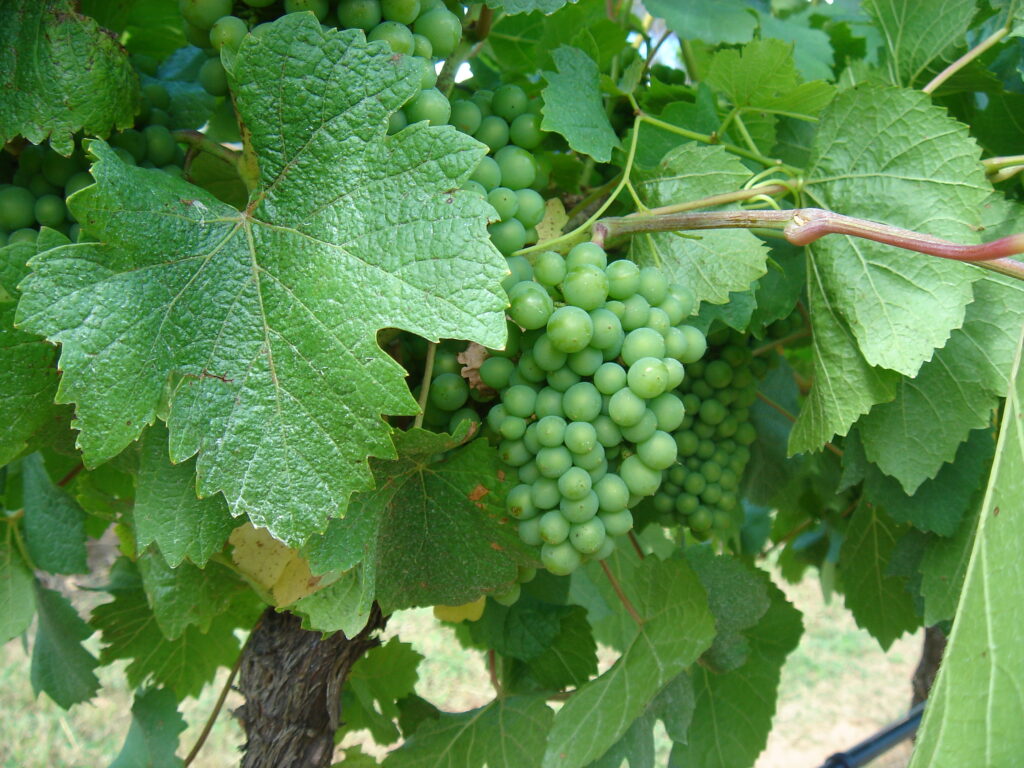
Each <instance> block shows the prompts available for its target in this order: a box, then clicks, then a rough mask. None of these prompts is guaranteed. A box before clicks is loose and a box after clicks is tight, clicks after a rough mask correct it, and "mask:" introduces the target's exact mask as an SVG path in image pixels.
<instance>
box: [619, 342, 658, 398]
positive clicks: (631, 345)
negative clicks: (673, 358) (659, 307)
mask: <svg viewBox="0 0 1024 768" xmlns="http://www.w3.org/2000/svg"><path fill="white" fill-rule="evenodd" d="M664 356H665V339H664V338H663V337H662V335H661V334H660V333H658V332H657V331H655V330H652V329H650V328H637V329H635V330H632V331H630V332H629V333H627V334H626V339H625V341H623V342H622V360H623V361H624V362H625V363H626V365H629V366H632V365H633V363H635V362H636V361H637V360H639V359H640V358H644V357H655V358H658V361H659V362H660V361H661V358H663V357H664ZM656 394H661V393H660V392H659V393H656Z"/></svg>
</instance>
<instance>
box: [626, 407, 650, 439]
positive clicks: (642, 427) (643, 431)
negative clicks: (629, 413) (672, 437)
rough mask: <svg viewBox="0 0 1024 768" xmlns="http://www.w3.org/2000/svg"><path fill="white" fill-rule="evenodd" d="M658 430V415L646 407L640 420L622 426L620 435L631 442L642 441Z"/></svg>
mask: <svg viewBox="0 0 1024 768" xmlns="http://www.w3.org/2000/svg"><path fill="white" fill-rule="evenodd" d="M657 431H658V417H657V416H655V415H654V411H652V410H651V409H650V408H648V409H647V410H646V411H644V415H643V416H642V417H640V421H638V422H637V423H636V424H634V425H633V426H631V427H623V428H622V436H623V437H624V438H625V439H626V440H629V442H631V443H642V442H643V441H644V440H646V439H647V438H649V437H650V436H651V435H653V434H654V433H655V432H657Z"/></svg>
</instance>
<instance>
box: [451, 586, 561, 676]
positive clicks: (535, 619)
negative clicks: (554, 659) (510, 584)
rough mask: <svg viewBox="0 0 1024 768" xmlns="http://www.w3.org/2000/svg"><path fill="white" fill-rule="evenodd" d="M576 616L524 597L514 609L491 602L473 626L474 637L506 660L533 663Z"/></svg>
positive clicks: (558, 606)
mask: <svg viewBox="0 0 1024 768" xmlns="http://www.w3.org/2000/svg"><path fill="white" fill-rule="evenodd" d="M571 612H572V608H571V607H569V606H565V605H552V604H551V603H545V602H542V601H540V600H537V599H536V598H534V597H531V596H530V595H523V596H522V597H520V598H519V600H517V601H516V602H515V603H514V604H513V605H511V606H508V607H506V606H504V605H501V604H500V603H497V602H495V601H494V600H488V601H487V607H486V608H485V609H484V615H483V616H481V617H480V619H479V621H474V622H472V623H471V624H470V625H469V632H470V636H471V637H472V638H473V639H474V640H476V641H477V642H478V643H481V644H482V645H485V646H487V647H488V648H493V649H494V650H495V651H497V652H498V653H500V654H501V655H502V656H509V657H511V658H515V659H521V660H523V661H530V660H531V659H534V658H536V657H538V656H540V655H541V654H543V653H544V652H545V651H546V650H547V649H548V648H550V647H551V645H552V643H554V642H555V640H556V639H557V638H558V635H559V634H560V633H561V631H562V620H563V618H564V617H565V616H566V615H567V614H569V613H571Z"/></svg>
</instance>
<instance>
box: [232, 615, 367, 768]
mask: <svg viewBox="0 0 1024 768" xmlns="http://www.w3.org/2000/svg"><path fill="white" fill-rule="evenodd" d="M386 623H387V617H386V616H384V615H382V614H381V612H380V608H379V607H378V606H377V605H376V604H374V606H373V610H372V611H371V613H370V619H369V621H368V622H367V624H366V626H365V627H364V628H363V630H362V631H361V632H360V633H359V634H358V635H356V636H355V637H352V638H347V637H345V635H344V634H343V633H341V632H336V633H335V634H333V635H330V636H329V637H326V638H325V637H324V636H323V635H322V634H321V633H320V632H310V631H308V630H305V629H302V627H301V622H300V620H299V619H298V618H297V617H295V616H293V615H292V614H290V613H278V612H277V611H275V610H274V609H273V608H268V609H267V610H266V611H265V612H264V614H263V616H262V617H261V618H260V621H259V622H258V624H257V625H256V628H255V629H254V630H253V633H252V636H251V637H250V638H249V642H248V643H247V645H246V648H245V651H244V652H243V656H242V663H241V667H240V670H239V672H240V675H239V688H240V690H241V692H242V694H243V695H244V696H245V704H243V705H242V706H241V707H239V708H238V709H237V710H236V711H235V716H236V717H238V718H239V719H240V720H241V722H242V725H243V727H244V728H245V733H246V737H247V741H246V744H245V747H244V750H245V754H244V756H243V757H242V768H280V766H289V767H290V768H325V767H326V766H329V765H330V764H331V758H332V755H333V753H334V733H335V731H336V730H337V729H338V726H339V724H340V723H341V711H340V707H341V689H342V687H343V686H344V684H345V679H346V678H347V677H348V673H349V670H350V669H351V668H352V665H353V664H355V663H356V661H358V660H359V659H360V658H361V657H362V656H363V654H364V653H366V652H367V651H368V650H370V649H371V648H373V647H375V646H377V645H379V644H380V640H379V639H378V637H379V634H380V632H379V630H381V629H383V628H384V625H385V624H386Z"/></svg>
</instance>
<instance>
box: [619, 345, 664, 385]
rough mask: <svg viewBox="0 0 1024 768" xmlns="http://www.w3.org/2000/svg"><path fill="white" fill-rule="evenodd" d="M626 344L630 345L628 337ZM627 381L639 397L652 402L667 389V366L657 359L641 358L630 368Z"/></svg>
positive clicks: (624, 357)
mask: <svg viewBox="0 0 1024 768" xmlns="http://www.w3.org/2000/svg"><path fill="white" fill-rule="evenodd" d="M633 333H636V331H634V332H633ZM626 343H627V344H628V343H629V337H628V336H627V337H626ZM625 359H626V355H625V345H623V360H625ZM626 381H627V383H628V385H629V388H630V389H631V390H633V392H634V393H636V395H637V396H639V397H642V398H644V399H645V400H651V399H652V398H655V397H657V396H658V395H660V394H661V393H663V392H664V391H665V390H666V389H667V387H668V370H667V369H666V368H665V364H664V363H663V362H661V360H660V359H658V358H656V357H641V358H640V359H639V360H636V361H635V362H633V364H632V365H630V366H629V371H628V372H627V373H626Z"/></svg>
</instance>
